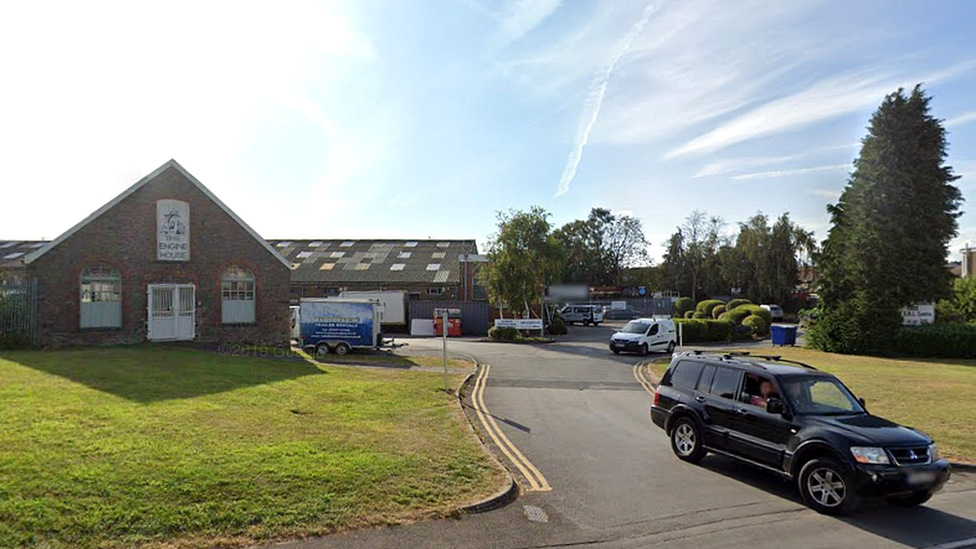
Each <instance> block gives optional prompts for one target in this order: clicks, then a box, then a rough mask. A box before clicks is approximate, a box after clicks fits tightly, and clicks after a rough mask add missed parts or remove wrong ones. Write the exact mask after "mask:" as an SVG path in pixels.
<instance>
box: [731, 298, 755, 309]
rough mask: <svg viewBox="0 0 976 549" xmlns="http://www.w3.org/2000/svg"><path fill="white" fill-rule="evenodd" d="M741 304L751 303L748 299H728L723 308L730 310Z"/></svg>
mask: <svg viewBox="0 0 976 549" xmlns="http://www.w3.org/2000/svg"><path fill="white" fill-rule="evenodd" d="M743 305H752V302H751V301H749V300H748V299H733V300H732V301H729V302H728V303H727V304H726V305H725V310H726V311H731V310H732V309H735V308H736V307H741V306H743Z"/></svg>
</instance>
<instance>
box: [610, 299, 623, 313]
mask: <svg viewBox="0 0 976 549" xmlns="http://www.w3.org/2000/svg"><path fill="white" fill-rule="evenodd" d="M610 308H611V309H613V310H614V311H623V310H624V309H626V308H627V302H626V301H611V302H610Z"/></svg>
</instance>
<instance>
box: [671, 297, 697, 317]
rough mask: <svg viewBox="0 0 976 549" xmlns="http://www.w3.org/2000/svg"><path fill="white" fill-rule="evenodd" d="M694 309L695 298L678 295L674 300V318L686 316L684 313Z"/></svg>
mask: <svg viewBox="0 0 976 549" xmlns="http://www.w3.org/2000/svg"><path fill="white" fill-rule="evenodd" d="M694 310H695V300H694V299H692V298H690V297H679V298H678V301H675V302H674V316H675V318H687V316H685V313H687V312H688V311H694Z"/></svg>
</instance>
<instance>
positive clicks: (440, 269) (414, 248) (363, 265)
mask: <svg viewBox="0 0 976 549" xmlns="http://www.w3.org/2000/svg"><path fill="white" fill-rule="evenodd" d="M269 242H270V243H271V244H272V245H273V246H274V247H275V248H277V249H278V250H279V251H281V253H282V255H284V256H285V257H286V258H288V262H289V264H290V265H291V268H292V273H291V280H292V282H322V283H336V284H341V283H355V282H358V283H377V284H412V283H422V284H458V283H459V282H460V280H461V276H460V273H459V271H460V269H459V265H460V259H459V256H461V255H465V254H476V253H478V246H477V244H476V243H475V241H474V240H324V239H323V240H270V241H269Z"/></svg>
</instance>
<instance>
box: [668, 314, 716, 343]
mask: <svg viewBox="0 0 976 549" xmlns="http://www.w3.org/2000/svg"><path fill="white" fill-rule="evenodd" d="M674 324H675V332H676V333H675V337H677V335H678V333H681V336H682V337H683V338H684V343H685V344H688V343H700V342H703V341H706V339H707V337H708V327H707V326H705V321H704V320H701V319H698V318H684V319H678V320H675V321H674Z"/></svg>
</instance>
